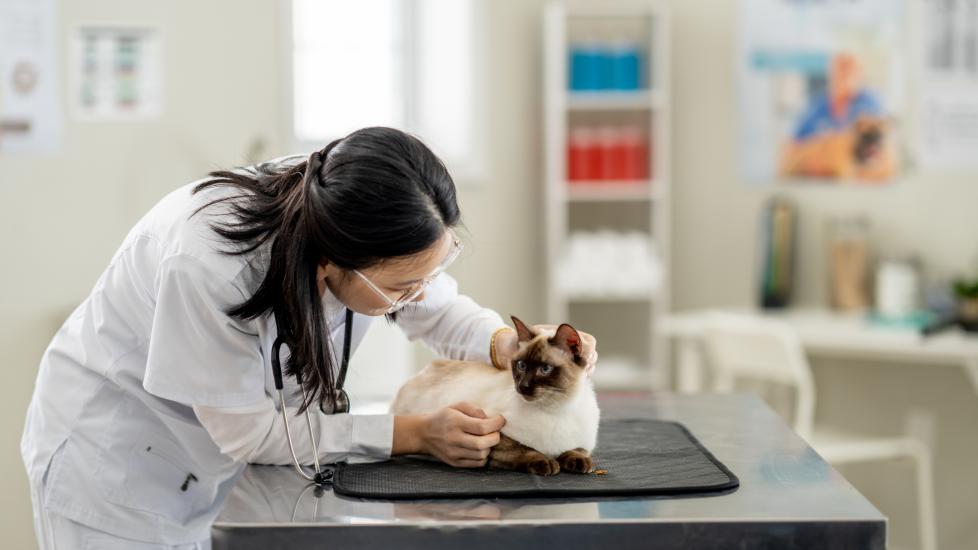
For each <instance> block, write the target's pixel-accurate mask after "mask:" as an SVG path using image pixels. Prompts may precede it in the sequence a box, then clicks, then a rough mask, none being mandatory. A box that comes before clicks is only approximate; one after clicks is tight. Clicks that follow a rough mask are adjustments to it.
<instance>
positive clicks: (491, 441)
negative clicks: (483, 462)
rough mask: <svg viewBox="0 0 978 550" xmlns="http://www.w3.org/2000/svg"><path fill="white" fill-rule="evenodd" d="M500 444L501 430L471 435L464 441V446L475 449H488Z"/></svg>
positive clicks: (462, 443) (462, 442)
mask: <svg viewBox="0 0 978 550" xmlns="http://www.w3.org/2000/svg"><path fill="white" fill-rule="evenodd" d="M498 444H499V432H492V433H491V434H486V435H469V436H466V437H465V438H464V439H463V440H462V441H461V445H462V447H464V448H466V449H471V450H475V451H483V450H485V451H488V450H489V449H492V448H493V447H495V446H496V445H498Z"/></svg>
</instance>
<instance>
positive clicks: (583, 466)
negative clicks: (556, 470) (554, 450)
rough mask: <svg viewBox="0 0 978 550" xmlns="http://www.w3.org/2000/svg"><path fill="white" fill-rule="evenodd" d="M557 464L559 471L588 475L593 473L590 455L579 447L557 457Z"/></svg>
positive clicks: (592, 462) (592, 461)
mask: <svg viewBox="0 0 978 550" xmlns="http://www.w3.org/2000/svg"><path fill="white" fill-rule="evenodd" d="M557 463H558V464H560V469H561V470H566V471H568V472H577V473H579V474H590V473H591V472H593V471H594V460H592V459H591V455H590V454H588V452H587V451H586V450H584V449H582V448H580V447H578V448H576V449H571V450H569V451H564V452H563V453H561V455H560V456H558V457H557Z"/></svg>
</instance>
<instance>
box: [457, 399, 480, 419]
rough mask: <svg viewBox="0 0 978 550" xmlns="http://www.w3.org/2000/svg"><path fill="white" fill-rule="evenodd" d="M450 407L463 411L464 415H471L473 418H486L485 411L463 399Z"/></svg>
mask: <svg viewBox="0 0 978 550" xmlns="http://www.w3.org/2000/svg"><path fill="white" fill-rule="evenodd" d="M452 408H453V409H455V410H457V411H460V412H462V413H464V414H465V415H466V416H472V417H475V418H486V411H484V410H482V409H480V408H479V407H476V406H475V405H473V404H472V403H467V402H465V401H460V402H458V403H456V404H454V405H452Z"/></svg>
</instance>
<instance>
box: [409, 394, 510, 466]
mask: <svg viewBox="0 0 978 550" xmlns="http://www.w3.org/2000/svg"><path fill="white" fill-rule="evenodd" d="M505 425H506V419H505V418H503V417H502V415H496V416H494V417H492V418H488V417H487V416H486V413H485V411H483V410H482V409H480V408H478V407H476V406H475V405H472V404H470V403H466V402H459V403H455V404H454V405H451V406H448V407H445V408H444V409H440V410H438V411H435V412H433V413H429V414H426V415H424V422H423V423H422V429H421V446H422V449H423V451H424V453H426V454H429V455H432V456H434V457H435V458H437V459H438V460H441V461H442V462H444V463H445V464H448V465H449V466H454V467H456V468H479V467H481V466H485V464H486V460H487V459H488V458H489V452H490V451H491V450H492V448H493V447H494V446H495V445H496V444H497V443H499V430H501V429H502V427H503V426H505Z"/></svg>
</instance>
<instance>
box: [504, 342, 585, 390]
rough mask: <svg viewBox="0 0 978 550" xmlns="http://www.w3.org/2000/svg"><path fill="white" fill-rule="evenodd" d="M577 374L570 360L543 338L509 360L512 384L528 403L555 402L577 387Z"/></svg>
mask: <svg viewBox="0 0 978 550" xmlns="http://www.w3.org/2000/svg"><path fill="white" fill-rule="evenodd" d="M547 367H549V369H548V368H547ZM580 370H581V369H580V367H578V366H577V365H575V364H574V363H573V358H572V357H570V356H569V355H568V354H567V353H565V352H564V351H562V350H561V349H559V348H557V347H556V346H554V345H552V344H550V343H549V342H548V339H547V338H546V337H545V336H538V337H535V338H533V339H532V340H531V341H529V342H527V344H526V346H525V347H524V348H523V349H522V350H521V351H520V352H518V353H517V355H516V357H515V358H514V359H513V366H512V374H513V384H514V386H515V388H516V391H517V392H518V393H519V394H520V395H522V396H523V397H524V398H526V399H528V400H536V399H538V398H541V397H549V398H551V399H554V398H558V399H559V396H560V395H563V394H566V393H568V392H569V391H570V390H572V389H573V388H574V386H575V385H576V384H577V380H578V378H579V374H580Z"/></svg>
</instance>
